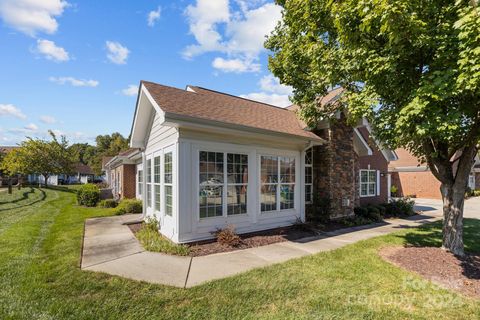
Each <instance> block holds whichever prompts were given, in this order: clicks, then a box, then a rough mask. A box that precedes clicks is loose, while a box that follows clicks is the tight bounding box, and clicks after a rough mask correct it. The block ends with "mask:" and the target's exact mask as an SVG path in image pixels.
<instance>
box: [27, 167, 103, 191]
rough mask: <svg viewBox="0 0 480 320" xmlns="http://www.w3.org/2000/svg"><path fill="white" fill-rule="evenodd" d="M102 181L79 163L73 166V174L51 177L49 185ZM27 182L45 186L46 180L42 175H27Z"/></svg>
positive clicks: (90, 169)
mask: <svg viewBox="0 0 480 320" xmlns="http://www.w3.org/2000/svg"><path fill="white" fill-rule="evenodd" d="M102 179H103V178H102V177H100V176H96V175H95V173H94V172H93V170H92V168H90V166H88V165H86V164H83V163H80V162H79V163H76V164H75V165H74V166H73V171H72V172H71V173H68V174H67V173H65V174H59V175H51V176H50V177H48V180H47V184H48V185H52V186H58V185H63V184H86V183H91V182H94V181H97V180H102ZM27 181H28V183H29V184H44V183H45V178H44V177H43V175H41V174H29V175H27Z"/></svg>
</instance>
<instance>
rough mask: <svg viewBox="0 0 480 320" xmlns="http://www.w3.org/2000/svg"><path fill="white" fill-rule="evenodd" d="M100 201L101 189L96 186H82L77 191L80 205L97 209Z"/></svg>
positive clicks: (89, 184)
mask: <svg viewBox="0 0 480 320" xmlns="http://www.w3.org/2000/svg"><path fill="white" fill-rule="evenodd" d="M99 200H100V189H98V187H97V186H96V185H94V184H91V183H88V184H84V185H82V186H81V187H80V188H78V190H77V202H78V204H79V205H82V206H87V207H95V206H96V205H97V203H98V201H99Z"/></svg>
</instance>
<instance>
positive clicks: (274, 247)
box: [81, 210, 440, 288]
mask: <svg viewBox="0 0 480 320" xmlns="http://www.w3.org/2000/svg"><path fill="white" fill-rule="evenodd" d="M140 218H141V216H140V215H124V216H116V217H107V218H95V219H88V220H87V221H86V223H85V236H84V245H83V254H82V262H81V268H82V269H83V270H89V271H96V272H105V273H108V274H112V275H118V276H121V277H125V278H129V279H133V280H138V281H146V282H149V283H157V284H164V285H171V286H175V287H182V288H185V287H187V288H188V287H193V286H196V285H199V284H201V283H204V282H207V281H211V280H215V279H221V278H225V277H229V276H232V275H235V274H238V273H241V272H245V271H248V270H251V269H254V268H259V267H265V266H269V265H272V264H275V263H281V262H285V261H287V260H290V259H294V258H299V257H303V256H307V255H311V254H315V253H319V252H324V251H329V250H334V249H338V248H341V247H343V246H345V245H348V244H352V243H355V242H357V241H360V240H365V239H369V238H372V237H376V236H381V235H385V234H388V233H391V232H394V231H398V230H399V229H401V228H408V227H416V226H418V225H420V224H423V223H427V222H433V221H435V220H438V219H440V216H439V211H438V210H431V211H429V212H428V215H420V216H415V217H412V218H410V219H392V220H388V221H386V222H385V223H380V224H376V225H373V226H372V225H370V226H362V227H354V228H347V229H342V230H337V231H334V232H328V233H325V234H323V235H322V236H319V237H314V238H305V239H301V240H297V241H287V242H281V243H275V244H271V245H266V246H262V247H257V248H249V249H244V250H238V251H232V252H226V253H218V254H212V255H208V256H203V257H193V258H192V257H179V256H170V255H166V254H162V253H153V252H147V251H145V250H144V249H143V248H142V246H141V245H140V243H139V242H138V241H137V239H136V238H135V236H134V235H133V233H132V232H131V231H130V229H129V228H128V226H127V225H126V224H128V223H132V222H135V221H139V220H140Z"/></svg>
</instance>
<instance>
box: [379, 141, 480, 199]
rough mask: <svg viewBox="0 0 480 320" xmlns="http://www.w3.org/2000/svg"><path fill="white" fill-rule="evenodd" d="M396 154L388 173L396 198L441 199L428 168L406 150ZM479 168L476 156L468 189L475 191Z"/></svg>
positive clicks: (401, 149)
mask: <svg viewBox="0 0 480 320" xmlns="http://www.w3.org/2000/svg"><path fill="white" fill-rule="evenodd" d="M396 153H397V154H398V157H399V158H398V159H397V160H396V161H392V162H391V163H390V166H389V169H388V171H389V173H390V175H391V177H392V182H391V184H392V186H395V188H397V190H398V191H397V196H403V197H405V196H411V197H416V198H427V199H441V198H442V195H441V193H440V181H438V180H437V179H436V178H435V176H434V175H433V173H432V172H431V171H430V169H429V168H428V166H427V165H426V164H425V163H422V162H421V161H420V160H419V159H418V158H417V157H415V156H414V155H413V154H411V153H410V152H409V151H408V150H406V149H403V148H399V149H397V150H396ZM454 157H455V156H454ZM479 167H480V160H479V158H478V156H477V157H475V163H474V165H473V166H472V172H471V174H470V177H469V182H468V187H469V188H470V189H476V183H477V179H476V170H478V169H477V168H479ZM479 171H480V170H479Z"/></svg>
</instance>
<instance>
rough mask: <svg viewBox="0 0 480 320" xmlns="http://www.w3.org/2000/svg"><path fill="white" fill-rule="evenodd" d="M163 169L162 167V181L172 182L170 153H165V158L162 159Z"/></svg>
mask: <svg viewBox="0 0 480 320" xmlns="http://www.w3.org/2000/svg"><path fill="white" fill-rule="evenodd" d="M164 161H165V162H164V169H163V174H164V182H165V183H172V168H173V167H172V153H171V152H169V153H165V159H164Z"/></svg>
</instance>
